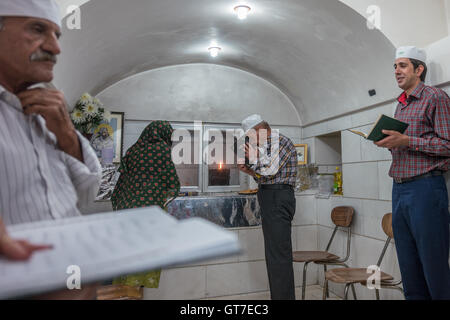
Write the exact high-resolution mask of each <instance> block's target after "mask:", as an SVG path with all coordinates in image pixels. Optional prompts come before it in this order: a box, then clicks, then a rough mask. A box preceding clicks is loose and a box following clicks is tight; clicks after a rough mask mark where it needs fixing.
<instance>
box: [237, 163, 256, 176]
mask: <svg viewBox="0 0 450 320" xmlns="http://www.w3.org/2000/svg"><path fill="white" fill-rule="evenodd" d="M238 169H239V170H240V171H242V172H244V173H246V174H249V175H251V176H254V175H255V173H254V172H253V170H251V169H249V168H248V167H247V166H246V165H245V164H238Z"/></svg>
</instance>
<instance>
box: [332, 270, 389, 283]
mask: <svg viewBox="0 0 450 320" xmlns="http://www.w3.org/2000/svg"><path fill="white" fill-rule="evenodd" d="M380 274H381V275H380V277H381V278H380V281H389V280H393V279H394V278H393V277H392V276H391V275H389V274H387V273H384V272H383V271H381V272H380ZM370 276H371V274H370V273H367V269H366V268H336V269H331V270H328V271H327V272H326V273H325V279H327V280H331V281H333V282H337V283H365V282H366V281H367V279H368V278H369V277H370Z"/></svg>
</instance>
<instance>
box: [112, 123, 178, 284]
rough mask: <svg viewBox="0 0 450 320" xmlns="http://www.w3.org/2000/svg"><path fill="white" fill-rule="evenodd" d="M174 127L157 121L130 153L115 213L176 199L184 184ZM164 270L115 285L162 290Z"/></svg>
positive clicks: (122, 172)
mask: <svg viewBox="0 0 450 320" xmlns="http://www.w3.org/2000/svg"><path fill="white" fill-rule="evenodd" d="M172 133H173V128H172V126H171V125H170V123H169V122H167V121H153V122H152V123H150V124H149V125H148V126H147V127H146V128H145V129H144V131H143V132H142V134H141V136H140V137H139V139H138V141H137V142H136V143H135V144H134V145H133V146H132V147H131V148H129V149H128V150H127V153H126V155H125V157H124V158H123V159H122V163H121V165H120V168H119V172H120V177H119V180H118V181H117V184H116V187H115V188H114V192H113V194H112V197H111V201H112V205H113V209H114V210H122V209H130V208H140V207H147V206H153V205H157V206H160V207H161V208H163V207H164V203H165V202H166V200H167V199H168V198H170V197H176V196H177V195H178V192H179V190H180V181H179V179H178V175H177V172H176V169H175V164H174V163H173V161H172V158H171V146H172V139H171V138H172ZM160 275H161V270H154V271H149V272H145V273H139V274H134V275H126V276H122V277H119V278H116V279H114V281H113V284H122V285H128V286H144V287H146V288H158V286H159V279H160Z"/></svg>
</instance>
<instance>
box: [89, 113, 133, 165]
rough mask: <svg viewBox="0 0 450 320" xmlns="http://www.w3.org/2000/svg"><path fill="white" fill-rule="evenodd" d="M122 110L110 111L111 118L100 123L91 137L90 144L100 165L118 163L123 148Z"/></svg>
mask: <svg viewBox="0 0 450 320" xmlns="http://www.w3.org/2000/svg"><path fill="white" fill-rule="evenodd" d="M124 115H125V113H124V112H111V119H110V120H109V121H107V122H106V121H104V122H102V123H100V124H99V125H98V126H97V127H96V128H94V132H93V135H92V138H91V141H90V142H91V145H92V148H94V150H95V152H96V153H97V157H98V158H99V159H100V162H101V164H102V165H108V164H112V163H120V161H121V159H122V148H123V123H124Z"/></svg>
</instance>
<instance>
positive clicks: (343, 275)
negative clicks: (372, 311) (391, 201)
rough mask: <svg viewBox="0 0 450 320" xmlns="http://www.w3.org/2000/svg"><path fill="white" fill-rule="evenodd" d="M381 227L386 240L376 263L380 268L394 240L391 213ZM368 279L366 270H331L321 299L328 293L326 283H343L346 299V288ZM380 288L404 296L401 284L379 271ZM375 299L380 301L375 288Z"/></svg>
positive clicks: (345, 297) (327, 273)
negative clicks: (395, 291)
mask: <svg viewBox="0 0 450 320" xmlns="http://www.w3.org/2000/svg"><path fill="white" fill-rule="evenodd" d="M381 226H382V228H383V231H384V233H386V235H387V236H388V237H387V240H386V243H385V245H384V248H383V250H382V251H381V255H380V257H379V259H378V262H377V267H380V265H381V262H382V261H383V258H384V255H385V253H386V250H387V248H388V246H389V243H390V241H391V239H393V238H394V233H393V231H392V213H387V214H385V215H384V216H383V220H382V222H381ZM369 277H371V274H370V273H368V269H367V268H343V269H331V270H329V271H327V272H326V273H325V285H324V287H323V299H324V300H325V299H326V296H327V291H328V281H333V282H336V283H345V291H344V299H345V300H347V298H348V288H349V286H352V289H353V288H354V287H353V285H354V284H355V283H360V284H361V285H364V286H365V285H366V284H367V281H370V279H369ZM379 280H380V286H379V287H380V288H383V289H394V290H399V291H400V292H402V294H403V295H404V292H403V289H402V288H401V287H400V284H401V283H402V281H401V280H399V281H394V278H393V277H392V276H391V275H389V274H387V273H384V272H382V271H380V279H379ZM375 294H376V299H377V300H380V292H379V289H378V288H375Z"/></svg>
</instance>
